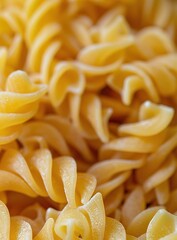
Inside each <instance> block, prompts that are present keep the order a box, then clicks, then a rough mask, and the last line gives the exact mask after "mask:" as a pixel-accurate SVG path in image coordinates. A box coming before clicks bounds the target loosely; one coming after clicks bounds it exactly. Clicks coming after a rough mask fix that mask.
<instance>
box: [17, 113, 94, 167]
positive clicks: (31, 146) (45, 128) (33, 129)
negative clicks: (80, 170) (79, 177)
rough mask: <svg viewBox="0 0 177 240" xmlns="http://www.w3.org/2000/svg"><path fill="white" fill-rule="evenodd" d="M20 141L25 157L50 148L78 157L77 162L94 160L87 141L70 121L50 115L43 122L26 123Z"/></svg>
mask: <svg viewBox="0 0 177 240" xmlns="http://www.w3.org/2000/svg"><path fill="white" fill-rule="evenodd" d="M76 139H77V141H76ZM18 140H19V141H20V143H21V144H22V145H23V153H24V154H25V155H26V154H27V155H28V154H29V153H30V152H31V151H33V150H35V149H38V148H49V149H51V151H55V152H57V153H58V154H61V155H68V156H76V157H77V160H79V159H82V160H85V161H86V162H92V161H93V160H94V156H93V153H92V151H91V149H90V148H89V146H88V144H87V142H86V141H85V139H84V138H82V137H81V136H80V133H79V131H78V130H77V129H76V128H75V127H74V126H73V125H72V124H70V122H69V121H68V119H66V118H63V117H61V116H56V115H48V116H47V117H45V118H44V119H43V121H41V120H40V121H31V122H30V123H26V124H25V125H24V126H23V128H22V130H21V131H20V135H19V137H18ZM81 146H82V148H81ZM77 153H78V154H77ZM78 167H79V162H78Z"/></svg>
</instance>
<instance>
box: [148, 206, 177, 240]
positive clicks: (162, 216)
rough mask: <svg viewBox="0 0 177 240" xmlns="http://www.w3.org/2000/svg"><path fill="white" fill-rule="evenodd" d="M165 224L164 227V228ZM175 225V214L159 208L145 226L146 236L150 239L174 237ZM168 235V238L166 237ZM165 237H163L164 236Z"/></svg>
mask: <svg viewBox="0 0 177 240" xmlns="http://www.w3.org/2000/svg"><path fill="white" fill-rule="evenodd" d="M164 226H165V228H164ZM176 227H177V218H176V216H174V215H172V214H170V213H168V212H167V211H165V210H163V209H161V210H159V211H158V212H157V213H156V215H155V216H154V217H153V219H152V220H151V222H150V223H149V226H148V228H147V233H146V237H147V240H150V239H152V238H153V239H154V240H156V239H170V238H171V239H172V236H173V239H175V236H176ZM168 235H169V237H170V238H168ZM164 237H165V238H164Z"/></svg>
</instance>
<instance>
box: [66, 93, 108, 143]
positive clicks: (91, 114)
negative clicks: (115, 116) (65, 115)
mask: <svg viewBox="0 0 177 240" xmlns="http://www.w3.org/2000/svg"><path fill="white" fill-rule="evenodd" d="M70 105H71V117H72V120H73V122H74V125H75V126H76V127H77V128H78V129H79V130H80V132H81V133H82V134H83V135H84V136H86V137H87V138H92V139H94V138H97V137H99V138H100V139H101V141H103V142H107V141H108V139H109V131H108V121H109V118H110V116H111V113H112V111H111V109H109V108H108V109H106V108H105V109H104V108H102V106H101V101H100V99H99V98H98V97H97V96H96V95H95V94H92V93H87V94H84V95H83V97H79V96H76V95H73V96H71V97H70ZM81 119H82V120H81Z"/></svg>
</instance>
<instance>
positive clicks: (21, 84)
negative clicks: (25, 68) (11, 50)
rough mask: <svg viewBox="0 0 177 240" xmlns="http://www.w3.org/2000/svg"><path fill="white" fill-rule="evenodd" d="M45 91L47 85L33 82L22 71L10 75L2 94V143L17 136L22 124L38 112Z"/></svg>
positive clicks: (0, 110) (0, 108)
mask: <svg viewBox="0 0 177 240" xmlns="http://www.w3.org/2000/svg"><path fill="white" fill-rule="evenodd" d="M45 92H46V86H45V85H34V84H32V83H31V82H30V81H29V78H28V76H27V75H26V73H24V72H22V71H17V72H14V73H12V74H11V75H10V76H9V77H8V79H7V83H6V91H2V92H1V94H0V98H1V104H0V112H1V127H0V132H1V138H0V142H1V144H4V143H8V142H10V141H12V140H14V139H15V138H16V137H17V133H18V130H19V127H20V126H21V124H22V123H24V122H26V121H27V120H29V119H30V118H32V117H33V116H34V115H35V114H36V111H37V108H38V103H39V100H40V98H41V97H42V96H43V95H44V94H45Z"/></svg>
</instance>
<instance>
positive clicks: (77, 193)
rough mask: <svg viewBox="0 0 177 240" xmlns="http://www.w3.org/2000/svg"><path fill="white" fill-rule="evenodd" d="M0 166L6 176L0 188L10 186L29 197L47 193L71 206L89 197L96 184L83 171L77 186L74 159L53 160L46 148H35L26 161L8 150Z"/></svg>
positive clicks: (55, 199)
mask: <svg viewBox="0 0 177 240" xmlns="http://www.w3.org/2000/svg"><path fill="white" fill-rule="evenodd" d="M19 166H20V167H19ZM0 169H1V172H2V173H4V176H6V179H4V180H3V181H1V191H2V190H5V189H4V188H6V190H12V189H13V188H14V190H15V189H16V191H17V192H20V193H23V194H25V195H29V196H31V197H34V196H37V195H39V196H43V197H47V196H49V197H50V198H51V199H52V200H53V201H55V202H58V203H66V202H68V204H69V205H71V206H75V205H76V204H80V202H81V203H84V202H85V201H86V200H87V199H89V198H90V197H91V196H92V194H93V191H94V189H95V185H96V182H95V178H94V177H93V176H91V175H88V174H85V175H81V176H82V183H81V184H82V187H81V188H80V187H78V188H77V185H76V184H78V185H79V178H80V177H81V176H80V175H78V180H77V172H76V163H75V161H74V160H73V159H72V158H70V157H60V158H58V159H57V158H56V159H55V160H54V161H53V159H52V156H51V153H50V152H49V151H48V150H46V149H42V150H38V151H36V152H35V153H34V154H33V155H32V156H28V158H26V160H25V159H24V157H23V156H22V155H21V154H20V153H19V152H18V151H15V150H9V151H7V152H6V153H5V155H4V157H3V159H2V161H1V163H0ZM34 169H35V172H33V170H34ZM2 177H3V175H2ZM2 179H3V178H2ZM52 179H55V180H54V181H53V180H52ZM77 181H78V183H77ZM12 182H13V184H12ZM11 184H12V185H11Z"/></svg>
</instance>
